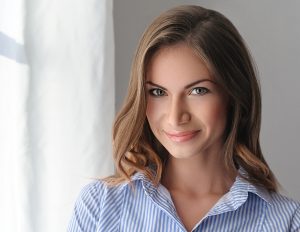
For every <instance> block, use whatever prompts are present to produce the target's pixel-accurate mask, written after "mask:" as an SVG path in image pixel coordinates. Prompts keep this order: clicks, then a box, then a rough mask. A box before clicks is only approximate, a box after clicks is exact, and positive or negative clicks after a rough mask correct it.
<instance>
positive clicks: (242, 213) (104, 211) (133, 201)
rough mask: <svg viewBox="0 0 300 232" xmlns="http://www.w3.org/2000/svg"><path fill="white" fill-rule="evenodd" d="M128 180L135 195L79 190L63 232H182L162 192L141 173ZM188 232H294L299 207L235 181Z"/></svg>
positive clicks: (102, 188) (117, 189)
mask: <svg viewBox="0 0 300 232" xmlns="http://www.w3.org/2000/svg"><path fill="white" fill-rule="evenodd" d="M132 179H133V182H134V184H135V191H133V190H132V188H131V186H130V185H129V184H128V183H123V184H120V185H118V186H114V187H111V186H107V185H106V184H105V183H104V182H102V181H96V182H93V183H91V184H89V185H87V186H86V187H84V188H83V190H82V191H81V193H80V195H79V198H78V199H77V201H76V204H75V208H74V212H73V215H72V218H71V221H70V223H69V227H68V231H72V232H74V231H76V232H77V231H84V232H92V231H97V232H100V231H101V232H102V231H104V232H109V231H113V232H115V231H126V232H135V231H138V232H140V231H141V232H148V231H151V232H152V231H154V232H162V231H172V232H173V231H174V232H175V231H176V232H179V231H180V232H183V231H186V229H185V227H184V225H183V224H182V222H181V220H180V219H179V217H178V215H177V213H176V209H175V207H174V204H173V203H172V199H171V196H170V194H169V192H168V190H167V189H166V188H165V187H164V186H162V185H159V186H158V187H155V186H153V184H152V183H151V182H150V181H149V180H148V179H147V178H146V177H145V176H144V175H142V174H141V173H138V174H136V175H134V176H133V178H132ZM192 231H193V232H196V231H214V232H215V231H223V232H224V231H238V232H242V231H245V232H252V231H255V232H256V231H267V232H269V231H276V232H277V231H278V232H281V231H295V232H296V231H297V232H299V231H300V203H298V202H296V201H293V200H291V199H288V198H287V197H284V196H282V195H280V194H278V193H269V192H268V191H266V190H265V189H264V188H261V187H257V186H254V185H252V184H250V183H248V182H247V181H245V180H244V179H242V178H241V177H239V176H238V177H237V178H236V180H235V182H234V184H233V185H232V187H231V189H230V191H229V192H228V193H226V194H225V195H224V196H223V197H222V198H221V199H220V200H219V201H218V202H217V203H216V204H215V205H214V206H213V207H212V208H211V209H210V211H209V212H208V213H207V214H206V216H204V217H203V218H202V219H201V220H200V221H199V222H198V224H197V225H196V226H195V227H194V229H193V230H192Z"/></svg>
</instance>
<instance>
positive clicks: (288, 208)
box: [269, 193, 300, 231]
mask: <svg viewBox="0 0 300 232" xmlns="http://www.w3.org/2000/svg"><path fill="white" fill-rule="evenodd" d="M270 196H271V200H270V207H269V217H271V218H273V220H274V221H276V219H277V221H279V220H280V221H281V222H284V221H285V222H287V224H288V225H289V228H290V231H300V202H298V201H296V200H293V199H291V198H289V197H286V196H284V195H282V194H280V193H271V194H270Z"/></svg>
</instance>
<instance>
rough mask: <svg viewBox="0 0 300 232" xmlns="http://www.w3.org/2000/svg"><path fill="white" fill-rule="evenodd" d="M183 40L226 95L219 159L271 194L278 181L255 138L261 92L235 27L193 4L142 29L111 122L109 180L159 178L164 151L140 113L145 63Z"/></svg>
mask: <svg viewBox="0 0 300 232" xmlns="http://www.w3.org/2000/svg"><path fill="white" fill-rule="evenodd" d="M177 43H185V44H186V45H187V46H189V47H190V48H191V49H192V50H193V51H194V52H195V54H197V55H198V56H199V57H200V58H201V59H202V60H203V61H204V62H205V64H206V65H207V67H208V69H209V71H210V73H211V74H212V76H213V77H214V78H215V80H216V82H217V83H218V84H219V85H220V86H221V88H222V89H223V90H224V91H225V93H226V94H227V96H228V99H229V106H228V117H227V118H228V119H227V126H226V131H225V140H224V154H223V155H224V162H225V165H226V169H227V171H228V172H229V173H233V172H235V171H236V170H237V169H239V168H243V169H244V170H245V171H246V172H245V173H247V174H245V175H243V174H240V175H242V178H245V179H246V180H248V181H249V182H251V183H253V184H255V185H259V186H263V187H265V188H266V189H268V190H269V191H273V192H276V191H277V189H278V183H277V181H276V178H275V176H274V175H273V173H272V171H271V170H270V168H269V166H268V164H267V162H266V161H265V159H264V157H263V154H262V151H261V147H260V142H259V134H260V126H261V94H260V86H259V82H258V78H257V72H256V68H255V65H254V62H253V60H252V58H251V55H250V52H249V51H248V49H247V47H246V45H245V42H244V41H243V38H242V37H241V35H240V34H239V32H238V31H237V29H236V28H235V26H234V25H233V24H232V23H231V22H230V21H229V20H228V19H227V18H226V17H225V16H223V15H222V14H221V13H219V12H217V11H214V10H210V9H206V8H203V7H200V6H195V5H184V6H178V7H175V8H172V9H170V10H168V11H166V12H164V13H162V14H161V15H160V16H159V17H157V18H156V19H155V20H154V21H153V22H152V24H151V25H150V26H149V27H148V28H147V29H146V31H145V32H144V34H143V36H142V38H141V40H140V42H139V45H138V48H137V51H136V54H135V57H134V60H133V63H132V67H131V74H130V75H131V76H130V82H129V88H128V93H127V97H126V99H125V101H124V103H123V106H122V108H121V110H120V111H119V113H118V114H117V116H116V118H115V122H114V125H113V157H114V161H115V166H116V173H115V175H114V176H111V177H109V178H107V179H106V180H107V181H108V182H109V183H110V184H113V185H115V184H118V183H121V182H123V181H129V180H130V179H131V177H132V175H134V174H135V173H136V172H142V173H144V174H145V175H146V176H147V177H148V178H149V179H150V180H151V181H152V182H153V183H154V184H155V185H157V184H158V183H159V182H160V179H161V176H162V173H163V171H164V166H165V163H166V162H167V160H168V156H169V154H168V152H167V150H166V149H165V148H164V147H163V146H162V145H161V144H160V142H159V141H158V140H157V139H156V138H155V136H154V135H153V133H152V131H151V129H150V127H149V123H148V121H147V117H146V106H147V99H146V91H145V79H146V73H147V65H148V63H149V61H150V60H151V58H152V57H153V55H154V54H155V53H156V52H157V51H158V50H159V49H160V48H162V47H166V46H172V45H175V44H177Z"/></svg>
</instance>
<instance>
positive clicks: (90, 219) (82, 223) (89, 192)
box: [68, 180, 124, 231]
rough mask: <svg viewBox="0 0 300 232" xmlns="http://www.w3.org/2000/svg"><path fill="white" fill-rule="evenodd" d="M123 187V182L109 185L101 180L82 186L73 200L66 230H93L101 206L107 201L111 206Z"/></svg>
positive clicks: (119, 195) (95, 226) (99, 214)
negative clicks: (72, 208)
mask: <svg viewBox="0 0 300 232" xmlns="http://www.w3.org/2000/svg"><path fill="white" fill-rule="evenodd" d="M123 188H124V184H119V185H117V186H110V185H108V184H107V183H106V182H105V181H102V180H95V181H93V182H91V183H89V184H87V185H86V186H84V187H83V188H82V190H81V191H80V193H79V196H78V197H77V200H76V202H75V206H74V210H73V214H72V218H71V220H70V223H69V227H68V231H95V230H96V228H97V223H98V221H99V218H100V216H101V211H102V208H103V207H104V206H105V205H107V203H108V202H110V204H111V205H112V206H113V205H114V204H115V202H116V201H115V200H114V198H115V199H116V198H118V199H121V196H122V191H123ZM108 198H109V199H110V200H109V199H108Z"/></svg>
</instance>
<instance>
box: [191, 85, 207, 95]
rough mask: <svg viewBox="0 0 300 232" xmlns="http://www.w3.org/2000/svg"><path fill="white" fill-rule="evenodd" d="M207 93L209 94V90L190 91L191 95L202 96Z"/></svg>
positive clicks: (197, 88) (196, 89)
mask: <svg viewBox="0 0 300 232" xmlns="http://www.w3.org/2000/svg"><path fill="white" fill-rule="evenodd" d="M208 92H209V90H208V89H207V88H204V87H196V88H194V89H192V91H191V94H196V95H204V94H206V93H208Z"/></svg>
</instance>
